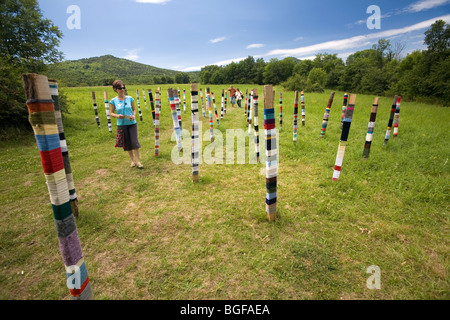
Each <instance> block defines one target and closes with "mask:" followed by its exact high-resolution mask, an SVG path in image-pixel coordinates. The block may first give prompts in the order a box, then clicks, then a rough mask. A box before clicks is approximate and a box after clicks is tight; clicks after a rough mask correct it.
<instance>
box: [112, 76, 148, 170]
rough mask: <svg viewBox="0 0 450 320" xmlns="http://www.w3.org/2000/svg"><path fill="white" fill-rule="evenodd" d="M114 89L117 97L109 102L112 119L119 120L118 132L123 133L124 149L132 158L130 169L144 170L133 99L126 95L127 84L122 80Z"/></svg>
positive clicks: (114, 83) (114, 85)
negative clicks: (140, 155)
mask: <svg viewBox="0 0 450 320" xmlns="http://www.w3.org/2000/svg"><path fill="white" fill-rule="evenodd" d="M113 89H114V91H115V92H116V93H117V97H115V98H113V99H111V101H110V102H109V110H110V114H111V117H115V118H117V130H118V131H122V132H123V149H124V150H125V151H128V154H129V155H130V158H131V165H130V167H135V166H136V165H137V167H138V168H143V167H144V166H143V165H142V163H141V161H140V160H139V148H140V147H141V145H140V144H139V141H138V137H137V122H136V108H135V107H134V99H133V97H130V96H126V95H125V84H124V83H123V82H122V81H121V80H115V81H114V82H113Z"/></svg>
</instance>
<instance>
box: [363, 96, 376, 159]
mask: <svg viewBox="0 0 450 320" xmlns="http://www.w3.org/2000/svg"><path fill="white" fill-rule="evenodd" d="M378 100H379V99H378V97H375V99H373V103H372V110H371V112H370V119H369V127H368V129H367V135H366V142H365V143H364V151H363V159H367V158H369V153H370V146H371V145H372V139H373V130H374V129H375V119H376V118H377V110H378Z"/></svg>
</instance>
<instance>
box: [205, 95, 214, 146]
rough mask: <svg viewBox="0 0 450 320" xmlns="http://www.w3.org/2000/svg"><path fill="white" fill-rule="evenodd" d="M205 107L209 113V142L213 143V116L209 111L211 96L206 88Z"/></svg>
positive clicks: (210, 110)
mask: <svg viewBox="0 0 450 320" xmlns="http://www.w3.org/2000/svg"><path fill="white" fill-rule="evenodd" d="M206 105H207V107H208V112H209V134H210V137H211V142H214V125H213V114H212V109H211V95H210V91H209V87H208V88H206Z"/></svg>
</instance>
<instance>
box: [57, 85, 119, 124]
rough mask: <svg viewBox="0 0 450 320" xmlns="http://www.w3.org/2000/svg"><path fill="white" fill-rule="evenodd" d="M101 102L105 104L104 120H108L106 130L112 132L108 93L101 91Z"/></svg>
mask: <svg viewBox="0 0 450 320" xmlns="http://www.w3.org/2000/svg"><path fill="white" fill-rule="evenodd" d="M103 100H104V103H105V112H106V119H107V120H108V130H109V132H112V126H111V114H110V113H109V100H108V92H106V91H103ZM55 107H56V105H55Z"/></svg>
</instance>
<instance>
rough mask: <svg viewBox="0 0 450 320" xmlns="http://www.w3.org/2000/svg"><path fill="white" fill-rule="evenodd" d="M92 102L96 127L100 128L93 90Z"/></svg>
mask: <svg viewBox="0 0 450 320" xmlns="http://www.w3.org/2000/svg"><path fill="white" fill-rule="evenodd" d="M92 103H93V104H94V112H95V121H97V127H99V128H100V119H99V118H98V111H97V99H95V92H94V91H92Z"/></svg>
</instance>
